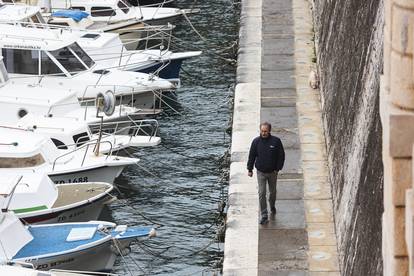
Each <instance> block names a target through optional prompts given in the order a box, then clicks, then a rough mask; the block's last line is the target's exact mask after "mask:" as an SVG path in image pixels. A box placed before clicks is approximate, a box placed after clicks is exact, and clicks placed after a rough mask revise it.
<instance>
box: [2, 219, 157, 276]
mask: <svg viewBox="0 0 414 276" xmlns="http://www.w3.org/2000/svg"><path fill="white" fill-rule="evenodd" d="M0 216H1V223H0V244H1V247H2V249H3V250H0V261H2V263H7V262H15V263H31V264H32V265H33V266H34V268H36V269H38V270H50V269H76V270H85V271H111V270H112V267H113V264H114V262H115V260H116V257H117V256H118V255H120V254H122V255H125V254H127V253H128V250H127V247H128V246H129V245H130V244H131V242H132V241H134V240H136V239H142V238H147V237H151V236H154V235H155V231H154V230H153V229H151V228H149V227H128V226H126V225H118V226H116V224H114V223H110V222H105V221H90V222H81V223H59V224H43V225H31V226H27V227H25V226H23V225H22V223H21V222H20V221H19V219H18V218H17V217H16V216H15V215H14V214H12V213H10V212H8V213H1V214H0Z"/></svg>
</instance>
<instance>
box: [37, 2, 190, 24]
mask: <svg viewBox="0 0 414 276" xmlns="http://www.w3.org/2000/svg"><path fill="white" fill-rule="evenodd" d="M50 4H51V8H52V10H53V11H55V10H59V9H72V10H79V11H84V12H87V13H88V14H90V15H91V19H92V21H93V22H101V23H105V24H115V23H117V22H125V21H135V22H137V21H138V22H145V23H147V24H162V23H164V24H165V23H168V22H170V23H171V22H172V21H173V20H175V19H176V18H178V17H180V16H181V15H182V14H183V13H191V12H192V11H190V10H180V9H177V8H164V7H134V6H132V5H131V4H129V2H128V1H126V0H70V1H66V0H50ZM41 7H45V8H49V7H47V5H43V6H41Z"/></svg>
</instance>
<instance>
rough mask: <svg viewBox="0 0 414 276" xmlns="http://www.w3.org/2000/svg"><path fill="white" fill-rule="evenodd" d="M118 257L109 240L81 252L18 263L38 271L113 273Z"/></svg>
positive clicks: (25, 260)
mask: <svg viewBox="0 0 414 276" xmlns="http://www.w3.org/2000/svg"><path fill="white" fill-rule="evenodd" d="M121 249H124V248H121ZM116 256H117V254H116V251H115V250H114V247H113V245H112V241H111V240H109V241H106V242H104V243H102V244H99V245H97V246H94V247H90V248H86V249H84V250H81V251H76V252H72V253H67V254H62V255H57V256H50V257H45V258H34V259H18V261H24V262H29V263H32V264H33V266H34V268H35V269H37V270H50V269H68V270H70V269H76V270H78V271H111V270H112V268H113V265H114V263H115V259H116Z"/></svg>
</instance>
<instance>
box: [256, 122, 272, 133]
mask: <svg viewBox="0 0 414 276" xmlns="http://www.w3.org/2000/svg"><path fill="white" fill-rule="evenodd" d="M262 126H267V128H268V129H269V131H271V130H272V124H271V123H269V122H263V123H260V126H259V127H260V128H262Z"/></svg>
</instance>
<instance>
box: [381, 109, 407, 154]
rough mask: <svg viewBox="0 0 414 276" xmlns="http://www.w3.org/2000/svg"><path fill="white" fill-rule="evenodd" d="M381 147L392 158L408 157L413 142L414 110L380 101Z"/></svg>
mask: <svg viewBox="0 0 414 276" xmlns="http://www.w3.org/2000/svg"><path fill="white" fill-rule="evenodd" d="M381 122H382V133H383V148H384V152H385V153H386V154H389V155H390V156H391V157H394V158H410V157H411V155H412V145H413V144H414V127H413V126H414V112H413V111H409V110H403V109H401V108H398V107H396V106H395V105H393V104H392V103H386V102H382V103H381Z"/></svg>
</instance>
